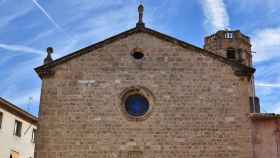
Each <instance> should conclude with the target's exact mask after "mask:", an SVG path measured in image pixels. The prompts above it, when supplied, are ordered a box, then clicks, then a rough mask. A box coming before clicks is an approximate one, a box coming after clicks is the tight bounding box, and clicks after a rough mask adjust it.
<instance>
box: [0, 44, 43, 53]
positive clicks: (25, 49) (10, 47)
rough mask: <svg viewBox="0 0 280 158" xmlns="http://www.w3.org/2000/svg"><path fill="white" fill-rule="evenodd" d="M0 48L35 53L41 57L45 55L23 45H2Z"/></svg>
mask: <svg viewBox="0 0 280 158" xmlns="http://www.w3.org/2000/svg"><path fill="white" fill-rule="evenodd" d="M0 48H2V49H6V50H9V51H15V52H25V53H33V54H40V55H42V54H43V53H44V52H43V51H41V50H37V49H34V48H31V47H27V46H22V45H8V44H3V43H0Z"/></svg>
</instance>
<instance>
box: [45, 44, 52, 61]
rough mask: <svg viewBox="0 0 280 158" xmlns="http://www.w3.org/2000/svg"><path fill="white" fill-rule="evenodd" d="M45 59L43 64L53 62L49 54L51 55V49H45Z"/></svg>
mask: <svg viewBox="0 0 280 158" xmlns="http://www.w3.org/2000/svg"><path fill="white" fill-rule="evenodd" d="M47 53H48V55H47V57H46V58H45V59H44V64H47V63H50V62H52V61H53V59H52V56H51V54H52V53H53V48H52V47H48V48H47Z"/></svg>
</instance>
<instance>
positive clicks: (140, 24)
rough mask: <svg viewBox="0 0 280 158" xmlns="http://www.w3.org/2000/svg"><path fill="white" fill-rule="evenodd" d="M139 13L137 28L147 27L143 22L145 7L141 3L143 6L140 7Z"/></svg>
mask: <svg viewBox="0 0 280 158" xmlns="http://www.w3.org/2000/svg"><path fill="white" fill-rule="evenodd" d="M138 13H139V19H138V23H137V24H136V26H137V27H140V28H142V27H145V24H144V22H143V16H144V6H143V4H142V2H141V4H140V5H139V7H138Z"/></svg>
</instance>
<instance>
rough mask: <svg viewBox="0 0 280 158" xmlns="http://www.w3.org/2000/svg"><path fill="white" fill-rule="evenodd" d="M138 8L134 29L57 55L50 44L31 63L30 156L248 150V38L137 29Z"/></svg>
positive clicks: (252, 107)
mask: <svg viewBox="0 0 280 158" xmlns="http://www.w3.org/2000/svg"><path fill="white" fill-rule="evenodd" d="M143 11H144V8H143V6H142V5H141V6H139V21H138V23H137V25H136V27H135V28H133V29H130V30H128V31H126V32H123V33H120V34H118V35H116V36H113V37H111V38H109V39H106V40H104V41H101V42H99V43H96V44H94V45H91V46H89V47H87V48H83V49H81V50H79V51H77V52H74V53H72V54H69V55H67V56H65V57H62V58H60V59H57V60H52V58H51V53H52V49H51V48H49V49H48V56H47V58H46V59H45V63H44V65H42V66H40V67H38V68H36V69H35V70H36V72H37V73H38V75H39V76H40V77H41V79H42V91H41V103H40V113H39V129H38V138H37V144H36V156H37V158H170V157H178V158H179V157H180V158H183V157H186V158H188V157H189V158H202V157H203V158H253V157H256V156H255V155H256V154H255V148H254V143H253V142H254V141H253V140H254V138H255V137H254V136H255V135H254V134H253V125H254V124H253V122H252V118H262V117H261V116H262V115H261V114H258V112H259V106H258V98H256V97H255V95H254V84H253V79H254V77H253V74H254V71H255V69H254V68H252V64H251V63H252V61H251V60H252V55H251V45H250V41H249V38H248V37H247V36H245V35H243V34H242V33H240V31H228V30H224V31H219V32H218V33H216V34H214V35H212V36H209V37H206V38H205V46H204V48H203V49H202V48H199V47H196V46H193V45H191V44H188V43H186V42H184V41H180V40H178V39H176V38H173V37H170V36H168V35H165V34H162V33H160V32H157V31H155V30H152V29H149V28H147V27H145V24H144V23H143V20H142V19H143ZM250 113H251V114H250ZM252 113H253V114H252ZM268 118H270V117H268Z"/></svg>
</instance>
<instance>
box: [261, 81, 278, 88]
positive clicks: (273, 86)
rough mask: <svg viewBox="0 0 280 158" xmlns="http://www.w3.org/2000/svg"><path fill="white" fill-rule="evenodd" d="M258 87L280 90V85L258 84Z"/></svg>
mask: <svg viewBox="0 0 280 158" xmlns="http://www.w3.org/2000/svg"><path fill="white" fill-rule="evenodd" d="M256 86H257V87H268V88H280V83H260V82H257V83H256Z"/></svg>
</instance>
